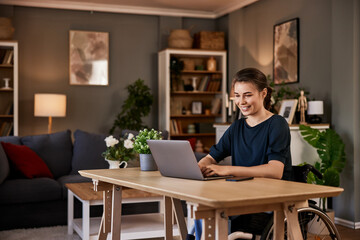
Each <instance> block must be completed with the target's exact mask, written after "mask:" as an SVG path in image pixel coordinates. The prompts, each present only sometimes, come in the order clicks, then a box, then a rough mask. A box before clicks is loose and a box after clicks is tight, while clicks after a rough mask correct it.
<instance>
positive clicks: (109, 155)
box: [102, 133, 135, 169]
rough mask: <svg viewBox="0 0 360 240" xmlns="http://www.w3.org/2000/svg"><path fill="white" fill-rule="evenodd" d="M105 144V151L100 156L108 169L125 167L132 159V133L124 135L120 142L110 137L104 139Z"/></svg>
mask: <svg viewBox="0 0 360 240" xmlns="http://www.w3.org/2000/svg"><path fill="white" fill-rule="evenodd" d="M104 141H105V143H106V147H107V149H106V151H105V152H103V153H102V156H103V157H104V158H105V160H106V161H107V162H108V163H109V168H110V169H113V168H119V167H120V166H121V165H123V168H126V167H127V165H128V164H127V162H128V161H129V160H131V159H133V158H134V155H135V154H134V135H133V134H132V133H129V134H126V135H125V136H124V138H120V140H118V139H116V138H114V137H113V136H112V135H110V136H108V137H106V138H105V139H104Z"/></svg>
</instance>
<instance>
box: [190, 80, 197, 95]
mask: <svg viewBox="0 0 360 240" xmlns="http://www.w3.org/2000/svg"><path fill="white" fill-rule="evenodd" d="M197 79H198V78H197V77H192V78H191V80H192V87H193V88H194V89H193V91H195V92H196V91H197Z"/></svg>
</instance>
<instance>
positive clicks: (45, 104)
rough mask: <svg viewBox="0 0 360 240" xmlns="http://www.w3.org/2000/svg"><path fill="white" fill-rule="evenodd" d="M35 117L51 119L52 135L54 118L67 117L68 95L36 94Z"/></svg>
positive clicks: (49, 125)
mask: <svg viewBox="0 0 360 240" xmlns="http://www.w3.org/2000/svg"><path fill="white" fill-rule="evenodd" d="M34 116H35V117H49V124H48V133H49V134H50V133H51V125H52V117H65V116H66V95H64V94H46V93H36V94H35V96H34Z"/></svg>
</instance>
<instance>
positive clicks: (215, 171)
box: [202, 164, 230, 177]
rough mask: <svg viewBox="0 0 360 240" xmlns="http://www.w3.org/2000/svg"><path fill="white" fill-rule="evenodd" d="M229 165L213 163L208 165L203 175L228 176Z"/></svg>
mask: <svg viewBox="0 0 360 240" xmlns="http://www.w3.org/2000/svg"><path fill="white" fill-rule="evenodd" d="M228 167H229V166H219V165H216V164H211V165H208V166H206V169H205V171H203V172H202V173H203V175H204V176H205V177H211V176H214V175H215V176H227V175H230V174H229V168H228Z"/></svg>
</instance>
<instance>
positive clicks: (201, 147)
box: [195, 139, 204, 152]
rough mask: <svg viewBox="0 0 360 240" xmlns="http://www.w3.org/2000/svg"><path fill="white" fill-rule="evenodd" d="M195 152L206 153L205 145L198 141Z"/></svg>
mask: <svg viewBox="0 0 360 240" xmlns="http://www.w3.org/2000/svg"><path fill="white" fill-rule="evenodd" d="M195 152H204V144H202V142H201V141H200V140H199V139H198V140H197V141H196V144H195Z"/></svg>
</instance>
